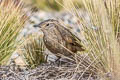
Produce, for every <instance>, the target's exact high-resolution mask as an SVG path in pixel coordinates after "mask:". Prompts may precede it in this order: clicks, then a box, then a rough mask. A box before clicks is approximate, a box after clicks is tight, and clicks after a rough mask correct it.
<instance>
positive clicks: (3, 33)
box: [0, 0, 27, 65]
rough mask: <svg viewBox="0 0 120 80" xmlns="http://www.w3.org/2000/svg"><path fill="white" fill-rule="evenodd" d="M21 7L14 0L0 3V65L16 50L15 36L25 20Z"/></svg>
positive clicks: (2, 0)
mask: <svg viewBox="0 0 120 80" xmlns="http://www.w3.org/2000/svg"><path fill="white" fill-rule="evenodd" d="M22 6H23V4H22V2H21V1H16V0H1V2H0V65H5V64H6V63H7V61H8V60H9V58H10V57H11V55H12V53H13V52H14V51H15V50H16V48H17V43H18V41H17V40H16V39H17V36H18V35H19V32H20V31H21V29H22V28H23V25H24V23H25V21H26V19H27V17H26V15H25V13H24V12H22Z"/></svg>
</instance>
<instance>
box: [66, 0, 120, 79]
mask: <svg viewBox="0 0 120 80" xmlns="http://www.w3.org/2000/svg"><path fill="white" fill-rule="evenodd" d="M82 1H83V4H84V7H85V10H86V12H87V13H88V14H87V15H88V16H89V18H90V21H89V20H86V19H85V17H84V16H80V15H79V10H78V9H76V8H75V6H74V4H73V2H72V1H71V0H66V2H67V5H68V6H67V7H68V8H67V10H69V11H70V12H72V13H71V14H73V15H74V16H75V17H77V19H78V20H79V22H80V24H82V29H81V30H82V31H81V32H84V34H83V36H84V37H85V40H84V41H83V42H82V43H83V44H84V46H85V47H86V49H87V55H88V57H89V58H90V61H91V62H90V63H89V62H88V63H89V66H87V67H86V69H85V70H90V68H89V67H90V66H95V67H96V68H97V71H96V74H100V75H101V77H102V78H103V79H106V78H107V77H103V76H105V74H107V75H108V74H109V73H110V74H111V75H112V76H110V77H111V78H113V79H119V76H120V73H119V72H120V69H119V66H120V62H119V61H120V45H119V44H118V35H119V31H120V24H119V20H120V17H119V16H120V1H119V0H99V1H96V0H82ZM78 25H79V23H78ZM80 35H81V34H80ZM83 74H84V73H83ZM107 79H108V78H107Z"/></svg>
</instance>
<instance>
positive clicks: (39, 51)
mask: <svg viewBox="0 0 120 80" xmlns="http://www.w3.org/2000/svg"><path fill="white" fill-rule="evenodd" d="M44 50H45V46H44V43H43V40H42V38H41V37H40V36H39V37H38V36H36V35H29V36H28V37H27V38H25V42H24V44H23V45H22V46H21V51H20V53H21V56H22V58H23V60H24V62H25V64H26V65H27V66H28V67H29V68H31V69H33V68H36V67H38V66H39V65H40V64H41V63H44V62H46V60H47V59H46V56H45V54H44Z"/></svg>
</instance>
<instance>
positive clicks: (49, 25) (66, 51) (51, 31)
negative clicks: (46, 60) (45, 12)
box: [34, 19, 85, 61]
mask: <svg viewBox="0 0 120 80" xmlns="http://www.w3.org/2000/svg"><path fill="white" fill-rule="evenodd" d="M34 27H39V28H40V29H41V31H42V32H43V42H44V44H45V46H46V48H47V49H48V50H49V51H50V52H52V53H53V54H54V55H55V56H57V57H58V59H57V60H56V61H58V60H59V59H60V58H61V57H62V55H63V56H66V57H70V56H74V55H75V53H76V52H77V51H85V49H84V48H83V46H82V45H81V44H79V43H78V42H77V40H79V41H81V40H80V39H79V38H78V37H76V36H75V35H74V34H73V33H72V32H71V31H70V30H69V29H67V28H65V27H64V26H63V25H62V24H61V23H60V22H59V21H58V20H55V19H48V20H45V21H43V22H41V23H39V24H36V25H34ZM73 36H74V37H75V38H74V37H73Z"/></svg>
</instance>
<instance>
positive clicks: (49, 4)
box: [23, 0, 83, 11]
mask: <svg viewBox="0 0 120 80" xmlns="http://www.w3.org/2000/svg"><path fill="white" fill-rule="evenodd" d="M23 1H24V2H25V3H26V4H28V5H31V6H33V7H36V8H38V9H40V10H46V11H50V10H52V11H60V10H63V9H64V7H65V6H66V4H67V3H66V0H23ZM72 1H73V4H77V5H76V7H77V8H81V7H83V4H82V2H81V0H72ZM63 6H64V7H63Z"/></svg>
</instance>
